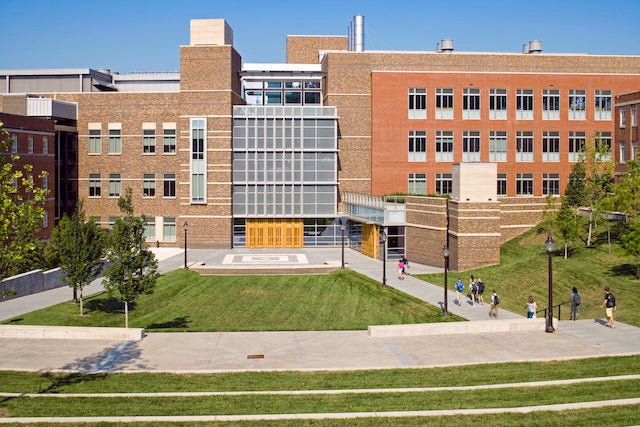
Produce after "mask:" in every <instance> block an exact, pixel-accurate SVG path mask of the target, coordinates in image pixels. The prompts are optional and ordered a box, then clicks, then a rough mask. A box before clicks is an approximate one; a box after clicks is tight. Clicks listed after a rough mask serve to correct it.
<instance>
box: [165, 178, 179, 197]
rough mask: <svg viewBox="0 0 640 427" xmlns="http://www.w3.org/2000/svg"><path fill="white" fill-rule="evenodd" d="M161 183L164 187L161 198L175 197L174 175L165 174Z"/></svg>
mask: <svg viewBox="0 0 640 427" xmlns="http://www.w3.org/2000/svg"><path fill="white" fill-rule="evenodd" d="M162 182H163V187H164V191H163V193H162V197H176V174H175V173H165V174H164V175H163V177H162Z"/></svg>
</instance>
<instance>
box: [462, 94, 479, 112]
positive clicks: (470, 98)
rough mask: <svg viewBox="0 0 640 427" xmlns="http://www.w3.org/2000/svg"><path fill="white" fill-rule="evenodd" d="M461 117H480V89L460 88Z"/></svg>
mask: <svg viewBox="0 0 640 427" xmlns="http://www.w3.org/2000/svg"><path fill="white" fill-rule="evenodd" d="M462 118H463V119H480V89H471V88H466V89H462Z"/></svg>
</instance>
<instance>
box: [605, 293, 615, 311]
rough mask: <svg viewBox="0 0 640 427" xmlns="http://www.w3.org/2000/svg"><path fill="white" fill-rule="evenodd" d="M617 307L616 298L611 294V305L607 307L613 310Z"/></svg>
mask: <svg viewBox="0 0 640 427" xmlns="http://www.w3.org/2000/svg"><path fill="white" fill-rule="evenodd" d="M615 306H616V297H614V296H613V294H609V303H608V304H607V307H610V308H613V307H615Z"/></svg>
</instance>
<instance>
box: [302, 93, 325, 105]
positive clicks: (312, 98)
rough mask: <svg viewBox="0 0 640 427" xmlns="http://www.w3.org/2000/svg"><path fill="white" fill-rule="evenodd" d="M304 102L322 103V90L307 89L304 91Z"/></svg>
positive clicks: (306, 103) (310, 103) (308, 103)
mask: <svg viewBox="0 0 640 427" xmlns="http://www.w3.org/2000/svg"><path fill="white" fill-rule="evenodd" d="M304 103H305V105H320V104H321V101H320V92H309V91H306V92H305V93H304Z"/></svg>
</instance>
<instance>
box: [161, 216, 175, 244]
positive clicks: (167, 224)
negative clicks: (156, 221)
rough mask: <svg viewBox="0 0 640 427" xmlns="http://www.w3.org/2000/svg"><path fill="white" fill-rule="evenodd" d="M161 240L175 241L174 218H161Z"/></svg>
mask: <svg viewBox="0 0 640 427" xmlns="http://www.w3.org/2000/svg"><path fill="white" fill-rule="evenodd" d="M162 240H163V241H165V242H175V241H176V218H175V217H167V216H166V217H164V218H163V219H162Z"/></svg>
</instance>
